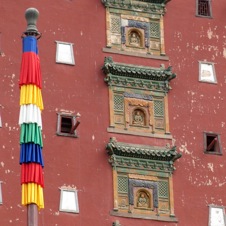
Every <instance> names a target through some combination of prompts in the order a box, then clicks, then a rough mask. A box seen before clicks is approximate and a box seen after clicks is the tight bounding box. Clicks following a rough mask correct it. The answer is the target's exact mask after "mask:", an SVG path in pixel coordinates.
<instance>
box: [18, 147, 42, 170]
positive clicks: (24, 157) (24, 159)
mask: <svg viewBox="0 0 226 226" xmlns="http://www.w3.org/2000/svg"><path fill="white" fill-rule="evenodd" d="M31 162H33V163H38V164H40V165H41V166H42V167H44V161H43V157H42V148H41V147H40V146H39V145H38V144H34V143H26V144H21V145H20V164H22V163H31Z"/></svg>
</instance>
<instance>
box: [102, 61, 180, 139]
mask: <svg viewBox="0 0 226 226" xmlns="http://www.w3.org/2000/svg"><path fill="white" fill-rule="evenodd" d="M102 69H103V71H104V73H105V74H106V77H105V82H106V83H107V84H108V86H109V103H110V126H109V128H108V131H109V132H117V133H126V134H134V135H140V136H154V137H162V138H170V137H171V135H170V132H169V119H168V98H167V93H168V91H169V90H170V86H169V81H170V80H171V79H173V78H175V77H176V75H175V74H173V73H172V71H171V68H170V67H169V68H165V67H164V66H163V65H161V67H160V68H151V67H144V66H137V65H128V64H121V63H116V62H113V60H112V58H111V57H106V58H105V61H104V66H103V68H102Z"/></svg>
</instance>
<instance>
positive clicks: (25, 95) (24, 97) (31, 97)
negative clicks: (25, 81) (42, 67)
mask: <svg viewBox="0 0 226 226" xmlns="http://www.w3.org/2000/svg"><path fill="white" fill-rule="evenodd" d="M25 104H35V105H37V106H38V107H39V109H40V110H43V108H44V107H43V101H42V93H41V89H40V88H38V87H37V86H36V85H23V86H21V87H20V105H25Z"/></svg>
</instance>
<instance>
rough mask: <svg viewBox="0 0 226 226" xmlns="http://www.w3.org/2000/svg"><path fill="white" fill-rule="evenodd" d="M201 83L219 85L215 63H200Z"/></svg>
mask: <svg viewBox="0 0 226 226" xmlns="http://www.w3.org/2000/svg"><path fill="white" fill-rule="evenodd" d="M199 81H200V82H209V83H217V79H216V73H215V67H214V63H210V62H205V61H200V62H199Z"/></svg>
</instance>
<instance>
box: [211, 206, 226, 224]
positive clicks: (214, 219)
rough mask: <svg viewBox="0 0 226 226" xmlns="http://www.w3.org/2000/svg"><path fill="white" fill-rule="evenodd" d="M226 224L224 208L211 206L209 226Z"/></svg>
mask: <svg viewBox="0 0 226 226" xmlns="http://www.w3.org/2000/svg"><path fill="white" fill-rule="evenodd" d="M225 223H226V222H225V210H224V207H221V206H214V205H210V206H209V224H208V226H225V225H226V224H225Z"/></svg>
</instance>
